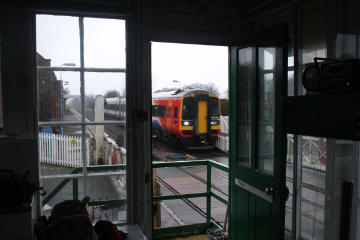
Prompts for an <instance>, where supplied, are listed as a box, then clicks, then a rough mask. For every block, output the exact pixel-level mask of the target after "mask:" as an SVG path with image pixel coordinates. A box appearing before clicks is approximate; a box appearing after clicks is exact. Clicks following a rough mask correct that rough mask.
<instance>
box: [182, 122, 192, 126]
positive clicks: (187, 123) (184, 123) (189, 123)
mask: <svg viewBox="0 0 360 240" xmlns="http://www.w3.org/2000/svg"><path fill="white" fill-rule="evenodd" d="M181 123H182V125H183V126H192V125H193V123H192V121H182V122H181Z"/></svg>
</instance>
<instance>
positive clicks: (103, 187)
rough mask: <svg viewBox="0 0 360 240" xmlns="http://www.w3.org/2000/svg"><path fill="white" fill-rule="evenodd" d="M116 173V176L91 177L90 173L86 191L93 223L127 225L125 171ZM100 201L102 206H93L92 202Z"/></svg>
mask: <svg viewBox="0 0 360 240" xmlns="http://www.w3.org/2000/svg"><path fill="white" fill-rule="evenodd" d="M116 172H117V173H118V175H116V176H91V173H89V176H88V177H87V180H86V185H87V186H86V191H87V196H89V197H90V203H89V207H88V209H89V212H90V218H91V220H92V221H93V222H97V221H98V220H108V221H111V222H113V223H115V224H118V223H126V184H125V179H126V178H125V170H118V171H116ZM103 173H104V172H103ZM94 174H95V173H94ZM98 201H100V202H101V206H99V205H100V204H96V205H97V206H92V202H98Z"/></svg>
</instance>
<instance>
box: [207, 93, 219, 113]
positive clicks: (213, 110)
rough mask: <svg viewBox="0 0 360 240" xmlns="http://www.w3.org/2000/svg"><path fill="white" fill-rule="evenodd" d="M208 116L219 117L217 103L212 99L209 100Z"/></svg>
mask: <svg viewBox="0 0 360 240" xmlns="http://www.w3.org/2000/svg"><path fill="white" fill-rule="evenodd" d="M208 111H209V115H210V117H218V116H219V101H218V100H217V99H216V98H212V99H210V100H209V110H208Z"/></svg>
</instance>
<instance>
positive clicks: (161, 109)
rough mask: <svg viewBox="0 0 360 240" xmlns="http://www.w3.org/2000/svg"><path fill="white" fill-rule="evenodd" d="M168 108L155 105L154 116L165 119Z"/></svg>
mask: <svg viewBox="0 0 360 240" xmlns="http://www.w3.org/2000/svg"><path fill="white" fill-rule="evenodd" d="M165 112H166V108H165V106H162V105H153V106H152V116H153V117H160V118H163V117H165Z"/></svg>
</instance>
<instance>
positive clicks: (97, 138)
mask: <svg viewBox="0 0 360 240" xmlns="http://www.w3.org/2000/svg"><path fill="white" fill-rule="evenodd" d="M125 127H126V126H125V124H118V125H113V124H111V125H87V126H86V132H87V134H89V135H90V136H91V140H90V149H89V154H88V156H89V166H93V165H116V164H126V132H125Z"/></svg>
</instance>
